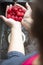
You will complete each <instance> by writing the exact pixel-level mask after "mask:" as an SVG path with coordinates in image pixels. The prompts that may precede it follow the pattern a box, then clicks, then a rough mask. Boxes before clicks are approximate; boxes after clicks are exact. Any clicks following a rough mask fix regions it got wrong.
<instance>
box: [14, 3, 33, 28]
mask: <svg viewBox="0 0 43 65" xmlns="http://www.w3.org/2000/svg"><path fill="white" fill-rule="evenodd" d="M15 5H18V6H20V7H22V8H23V9H25V10H26V13H25V15H24V17H23V20H22V22H21V24H22V25H23V26H24V27H25V28H26V29H28V28H30V24H31V23H32V21H33V20H32V18H31V14H32V9H31V7H30V5H29V4H28V3H26V7H27V9H26V8H25V7H23V6H22V5H20V4H17V3H16V4H15Z"/></svg>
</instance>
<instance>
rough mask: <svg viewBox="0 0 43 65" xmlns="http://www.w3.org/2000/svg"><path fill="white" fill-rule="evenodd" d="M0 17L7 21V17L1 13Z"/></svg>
mask: <svg viewBox="0 0 43 65" xmlns="http://www.w3.org/2000/svg"><path fill="white" fill-rule="evenodd" d="M0 18H1V19H3V20H4V21H5V22H7V21H8V19H7V18H6V17H5V16H3V15H0Z"/></svg>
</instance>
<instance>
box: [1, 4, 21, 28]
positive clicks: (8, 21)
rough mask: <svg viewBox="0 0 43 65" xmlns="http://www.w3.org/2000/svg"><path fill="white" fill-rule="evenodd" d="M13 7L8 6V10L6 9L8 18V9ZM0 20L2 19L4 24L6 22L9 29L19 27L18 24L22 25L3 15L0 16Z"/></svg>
mask: <svg viewBox="0 0 43 65" xmlns="http://www.w3.org/2000/svg"><path fill="white" fill-rule="evenodd" d="M11 7H12V5H10V6H7V8H6V13H5V15H6V16H7V11H8V9H9V8H11ZM0 18H2V19H3V20H4V22H5V23H6V24H7V25H8V26H9V27H13V26H17V25H18V24H20V22H17V21H15V20H13V19H11V18H9V19H8V18H6V17H5V16H3V15H0Z"/></svg>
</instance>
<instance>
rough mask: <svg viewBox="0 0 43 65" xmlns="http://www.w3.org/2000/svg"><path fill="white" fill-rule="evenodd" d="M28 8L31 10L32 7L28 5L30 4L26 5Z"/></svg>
mask: <svg viewBox="0 0 43 65" xmlns="http://www.w3.org/2000/svg"><path fill="white" fill-rule="evenodd" d="M26 8H27V9H30V10H31V7H30V5H29V4H28V2H27V3H26Z"/></svg>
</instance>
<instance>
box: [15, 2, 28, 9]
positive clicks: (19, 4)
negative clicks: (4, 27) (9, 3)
mask: <svg viewBox="0 0 43 65" xmlns="http://www.w3.org/2000/svg"><path fill="white" fill-rule="evenodd" d="M15 5H17V6H20V7H21V8H23V9H25V10H27V9H26V8H25V7H23V6H22V5H20V4H17V3H16V4H15Z"/></svg>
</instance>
